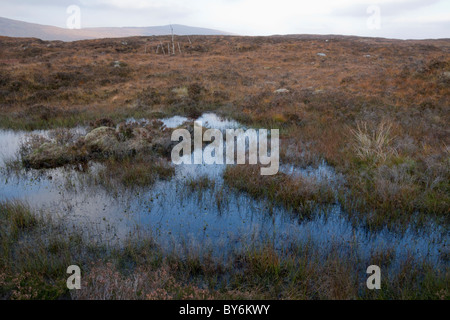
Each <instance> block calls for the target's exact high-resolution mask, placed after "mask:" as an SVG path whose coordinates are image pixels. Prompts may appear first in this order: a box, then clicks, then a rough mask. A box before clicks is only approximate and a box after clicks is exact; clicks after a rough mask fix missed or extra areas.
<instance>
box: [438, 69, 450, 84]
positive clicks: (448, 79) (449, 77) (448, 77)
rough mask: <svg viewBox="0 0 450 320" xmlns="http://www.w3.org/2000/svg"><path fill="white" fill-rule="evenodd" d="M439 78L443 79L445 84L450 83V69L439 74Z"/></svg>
mask: <svg viewBox="0 0 450 320" xmlns="http://www.w3.org/2000/svg"><path fill="white" fill-rule="evenodd" d="M439 79H440V80H441V82H442V83H444V84H449V83H450V72H449V71H445V72H443V73H442V74H441V75H440V76H439Z"/></svg>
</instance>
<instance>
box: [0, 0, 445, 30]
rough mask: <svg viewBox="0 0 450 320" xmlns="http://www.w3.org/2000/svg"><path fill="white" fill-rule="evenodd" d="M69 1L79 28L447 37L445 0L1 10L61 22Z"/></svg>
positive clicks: (11, 1)
mask: <svg viewBox="0 0 450 320" xmlns="http://www.w3.org/2000/svg"><path fill="white" fill-rule="evenodd" d="M72 4H75V5H79V6H80V8H81V16H82V21H81V23H82V27H97V26H102V27H105V26H153V25H166V24H169V23H173V24H175V23H178V24H186V25H192V26H199V27H206V28H213V29H220V30H224V31H229V32H234V33H237V34H243V35H270V34H293V33H297V34H298V33H316V34H331V33H335V34H352V35H362V36H377V37H398V38H417V37H422V38H424V37H425V38H433V37H450V34H449V31H448V30H450V29H449V28H448V21H449V19H448V15H446V14H444V13H448V12H450V1H448V0H339V1H336V0H313V1H311V0H277V1H273V0H271V1H269V0H40V1H38V2H37V1H34V0H2V1H1V3H0V15H2V16H5V17H7V18H12V19H19V20H24V21H29V22H35V23H41V24H51V25H57V26H60V27H64V26H65V21H66V19H67V14H66V8H67V7H68V6H69V5H72ZM371 5H378V6H379V7H380V9H381V19H382V24H381V25H382V27H381V29H380V30H369V29H368V28H367V24H366V22H367V19H368V17H369V14H368V13H367V8H368V7H369V6H371Z"/></svg>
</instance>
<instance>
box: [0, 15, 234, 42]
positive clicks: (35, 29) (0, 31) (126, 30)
mask: <svg viewBox="0 0 450 320" xmlns="http://www.w3.org/2000/svg"><path fill="white" fill-rule="evenodd" d="M172 27H173V31H174V33H175V34H176V35H180V36H182V35H230V33H227V32H223V31H218V30H213V29H206V28H197V27H189V26H184V25H179V24H174V25H172ZM168 34H171V29H170V25H167V26H154V27H121V28H120V27H111V28H84V29H74V30H71V29H64V28H59V27H53V26H46V25H41V24H35V23H28V22H23V21H18V20H12V19H7V18H2V17H0V36H7V37H26V38H38V39H42V40H62V41H75V40H87V39H99V38H123V37H132V36H161V35H168Z"/></svg>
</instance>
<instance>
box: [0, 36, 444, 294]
mask: <svg viewBox="0 0 450 320" xmlns="http://www.w3.org/2000/svg"><path fill="white" fill-rule="evenodd" d="M189 40H190V41H191V42H192V43H190V41H189ZM189 40H188V39H187V38H186V39H185V38H184V37H179V38H178V39H177V41H179V42H180V49H181V53H180V52H179V51H177V52H176V54H175V55H171V56H169V55H167V50H166V51H165V53H166V54H163V53H162V52H161V51H159V52H158V53H156V47H157V45H158V44H159V43H160V41H162V42H163V43H165V44H167V43H168V41H169V38H167V37H141V38H128V39H104V40H90V41H78V42H71V43H63V42H58V41H53V42H48V41H40V40H36V39H13V38H6V37H1V38H0V93H1V94H0V126H1V127H3V128H11V129H23V130H34V129H55V128H65V127H74V126H77V125H82V126H88V125H92V123H94V122H95V121H96V120H98V119H104V118H105V117H106V118H108V119H107V121H111V122H115V123H120V122H121V121H124V120H125V119H127V118H130V117H134V118H147V119H159V118H164V117H168V116H172V115H183V116H187V117H190V118H196V117H198V116H199V115H201V114H202V113H203V112H205V111H214V112H216V113H218V114H220V115H222V116H225V117H229V118H233V119H235V120H237V121H239V122H240V123H242V124H244V125H246V126H249V127H262V128H268V129H270V128H279V129H280V130H281V158H282V159H281V160H282V162H283V163H289V164H295V165H298V166H306V165H313V166H314V165H318V163H320V162H321V161H323V160H325V161H326V162H327V163H328V164H330V165H331V166H333V167H334V168H335V169H336V170H337V171H338V172H339V173H341V174H342V175H343V176H344V178H345V179H344V183H343V185H342V186H340V188H339V189H338V190H337V197H338V200H339V203H340V204H341V206H342V207H343V208H344V210H345V211H346V212H347V213H348V214H349V215H350V216H351V217H352V218H354V219H355V220H363V221H364V222H365V223H366V224H367V226H368V228H369V229H374V228H382V227H384V226H394V225H395V226H398V225H404V226H405V227H407V226H408V225H409V224H410V223H415V224H420V223H421V222H423V221H427V220H428V219H430V218H431V219H432V220H434V221H436V222H437V223H438V224H441V225H443V226H444V227H445V228H448V223H449V222H450V220H449V213H450V184H449V181H450V149H449V140H450V135H449V132H448V123H450V122H449V120H450V119H449V116H450V112H449V111H450V110H449V97H450V95H449V93H450V91H449V87H450V52H449V49H450V41H449V40H426V41H396V40H386V39H368V38H356V37H339V36H285V37H231V36H229V37H223V36H211V37H191V38H190V39H189ZM318 53H323V54H325V55H323V54H321V55H318ZM279 89H285V90H279ZM94 127H96V126H94ZM97 127H99V126H97ZM100 127H103V129H102V128H100V129H101V130H104V131H111V130H115V132H114V137H115V138H114V139H116V138H117V141H118V142H117V143H118V145H120V143H121V142H122V143H123V142H130V138H129V137H127V135H125V136H124V135H123V132H120V130H119V129H107V127H108V126H100ZM94 130H96V129H94ZM97 130H98V129H97ZM111 133H112V131H111ZM121 134H122V135H121ZM158 135H159V133H158V134H157V133H156V132H153V134H151V135H150V136H151V138H155V137H157V136H158ZM121 139H122V141H121ZM88 140H89V139H88ZM41 142H42V141H41ZM77 142H78V143H80V145H78V147H79V148H77V147H76V146H75V147H73V148H72V149H71V150H72V151H73V153H67V152H66V151H67V150H65V149H60V150H59V151H61V155H63V156H64V157H67V156H69V158H68V159H67V158H64V157H63V159H62V160H63V162H67V163H70V162H72V161H74V160H83V161H86V160H90V159H98V155H99V154H100V155H102V156H104V155H105V154H106V155H107V157H106V159H103V160H105V161H107V165H108V168H109V169H108V174H109V176H111V175H115V176H117V177H118V178H119V179H121V180H123V181H125V182H126V183H125V184H126V185H129V186H132V185H133V184H134V183H136V184H146V183H147V182H149V181H153V180H154V175H153V174H150V175H149V178H148V180H147V179H145V178H144V180H143V181H141V182H140V180H139V179H140V178H142V177H143V176H144V177H145V176H146V175H145V174H144V175H143V174H142V173H143V172H145V173H148V168H147V167H145V163H149V161H148V158H146V157H147V156H148V155H147V152H145V154H146V155H145V156H142V154H139V153H138V154H137V158H136V154H135V153H136V150H135V149H134V150H133V151H132V152H129V151H130V150H125V151H126V152H125V154H126V157H123V152H122V151H123V150H124V149H123V148H120V152H119V154H120V156H119V157H116V156H117V152H112V153H109V152H106V153H105V152H97V153H96V152H94V151H101V150H94V149H95V148H93V146H92V145H91V144H90V142H89V141H87V142H86V141H84V143H83V142H80V141H77ZM114 142H115V141H114ZM140 142H142V140H140ZM147 142H148V145H147V147H150V146H151V148H150V149H152V152H153V153H152V156H156V157H162V158H163V156H162V155H161V153H159V154H158V152H156V153H154V151H155V150H154V149H153V144H152V142H151V141H147ZM38 144H39V146H38V147H42V143H38ZM144 144H145V143H144ZM94 145H95V144H94ZM139 145H140V146H142V145H141V144H139ZM47 146H48V145H47ZM53 146H56V145H53ZM123 146H125V149H127V148H128V146H129V144H128V143H126V144H122V147H123ZM95 147H96V148H98V144H97V145H96V146H95ZM83 148H85V149H83ZM144 149H145V148H143V149H142V150H144ZM163 149H164V148H163ZM33 150H34V151H35V149H33ZM82 150H85V151H86V152H85V153H83V154H80V152H82ZM139 150H141V149H139ZM142 150H141V151H142ZM145 150H147V149H145ZM29 151H30V152H32V150H29ZM41 151H42V149H41ZM130 153H131V155H130ZM30 154H32V153H30ZM41 155H42V154H41ZM111 155H115V157H110V156H111ZM78 157H80V158H78ZM136 159H137V160H136ZM152 159H153V158H152ZM22 160H25V161H24V163H23V164H25V165H30V164H31V163H33V162H32V161H28V162H27V159H26V158H23V159H22ZM28 160H33V159H28ZM34 160H36V159H34ZM38 160H39V159H38ZM41 160H42V159H41ZM46 160H47V161H40V162H39V161H37V163H40V164H43V167H46V166H47V164H49V161H48V159H46ZM61 164H64V163H54V164H51V163H50V164H49V166H50V167H52V166H57V165H61ZM36 167H39V165H36ZM161 168H163V169H161ZM153 169H155V170H156V171H159V170H162V171H161V172H162V173H161V174H160V176H170V169H167V168H166V166H165V165H161V166H160V165H157V166H155V167H154V168H152V170H153ZM253 169H254V168H253ZM253 169H252V168H251V167H248V168H247V167H240V166H237V167H229V168H227V170H226V172H225V175H224V178H225V182H226V183H227V184H228V185H229V186H230V187H232V188H235V189H237V190H240V191H243V192H247V193H249V194H250V195H251V196H253V197H255V198H269V199H270V201H273V202H275V203H277V204H280V205H283V206H286V207H288V208H291V207H298V206H300V207H308V206H310V204H311V203H319V204H320V203H328V202H334V201H335V199H334V197H331V196H330V193H331V191H330V190H328V188H327V187H326V186H322V185H320V186H317V185H312V184H311V183H309V182H308V181H296V180H292V178H289V177H286V176H284V175H282V174H280V175H279V176H276V177H260V176H259V175H258V172H259V171H258V170H253ZM128 173H129V174H128ZM109 178H110V177H109ZM280 181H281V183H280ZM287 186H289V188H288V187H287ZM331 198H333V199H331ZM3 206H4V207H5V208H6V209H4V210H9V209H8V208H10V207H8V206H10V204H4V205H3ZM14 210H15V209H14ZM4 212H6V211H4ZM258 252H259V254H264V255H266V254H268V253H267V252H271V251H270V250H269V249H267V250H266V249H264V250H262V251H256V252H253V253H252V254H253V255H256V254H258ZM294 256H295V257H298V255H297V254H295V255H294ZM272 258H273V259H275V257H274V256H272ZM276 259H278V258H276ZM263 260H264V261H267V260H268V258H267V257H264V259H263ZM269 260H270V259H269ZM250 261H256V262H257V266H259V265H260V262H258V261H257V260H251V259H250ZM270 261H272V260H270ZM274 261H275V260H274ZM277 261H278V260H276V261H275V262H277ZM277 263H278V262H277ZM336 263H338V264H339V266H340V267H342V268H344V267H345V268H346V266H347V267H350V266H351V261H350V259H349V260H348V261H345V262H344V261H336ZM341 263H343V264H344V265H341ZM347 264H348V265H347ZM325 265H326V266H328V267H330V265H329V264H325ZM230 266H231V265H230ZM230 266H229V267H230ZM297 267H298V265H297V266H296V268H297ZM262 268H263V270H266V271H267V270H268V269H267V268H269V266H262ZM270 268H272V266H270ZM331 268H332V269H333V270H340V269H339V268H337V267H336V268H334V267H331ZM252 270H253V269H252ZM275 270H278V269H275ZM301 270H304V269H301ZM216 271H217V270H216ZM44 274H45V272H44ZM201 274H203V275H204V270H203V271H201ZM227 274H229V273H227ZM289 274H291V273H289ZM325 274H327V273H326V272H325ZM346 274H347V275H348V276H349V275H350V274H351V273H346ZM414 274H415V275H416V276H417V275H420V278H421V279H422V280H423V279H427V281H431V283H432V285H431V284H430V282H426V284H425V286H430V287H431V288H433V289H432V291H433V294H429V295H428V294H427V295H425V296H423V297H426V298H431V297H433V298H437V297H438V295H437V293H436V292H441V293H440V294H441V295H442V294H443V295H444V296H445V295H447V296H448V292H447V291H445V290H444V289H442V290H444V291H445V292H444V291H441V288H443V287H442V286H441V287H440V286H439V285H438V286H437V288H436V287H435V286H434V285H435V284H436V283H441V284H442V281H444V283H445V282H447V283H448V273H447V274H446V275H439V276H437V278H436V277H435V276H436V274H434V275H433V277H431V276H428V278H427V277H426V276H425V273H424V272H423V270H421V271H417V272H409V271H408V277H410V276H413V275H414ZM291 275H292V274H291ZM307 278H308V277H306V278H305V279H307ZM276 279H279V280H280V281H281V279H282V277H281V278H278V275H277V278H276ZM294 279H297V278H296V276H294ZM328 279H329V280H330V279H334V278H333V277H331V278H328ZM336 279H337V278H336ZM346 279H350V280H349V281H350V282H352V281H356V280H355V279H354V278H352V276H350V277H349V278H348V277H347V278H346ZM430 279H431V280H430ZM265 280H267V281H269V280H268V279H267V278H265ZM415 280H417V279H415ZM422 280H417V281H416V282H415V283H422V282H421V281H422ZM124 281H125V280H124ZM127 281H128V280H127ZM252 281H253V280H252ZM305 281H306V280H305ZM330 281H331V280H330ZM269 282H270V283H271V284H272V285H274V283H275V282H271V280H270V281H269ZM256 283H258V281H255V285H256ZM260 284H261V283H260ZM323 286H325V287H327V286H326V285H325V284H323ZM213 287H214V286H212V287H210V288H213ZM313 287H314V288H317V287H318V286H317V285H314V286H312V287H311V288H313ZM319 287H320V286H319ZM351 287H352V288H354V286H351ZM393 287H395V286H393ZM444 287H445V286H444ZM303 288H304V287H303ZM327 288H328V287H327ZM402 288H403V287H402ZM273 289H274V292H276V291H277V290H278V289H279V287H277V286H275V287H273ZM415 289H417V290H418V291H420V290H419V289H418V287H416V288H415ZM435 289H436V290H435ZM437 289H439V290H437ZM286 290H288V292H290V291H289V290H290V289H286ZM393 290H394V289H393ZM336 292H337V291H336ZM340 292H342V291H340ZM413 292H415V291H414V290H412V291H411V292H408V293H404V292H402V293H400V292H396V293H395V294H391V295H387V296H384V297H386V298H389V297H390V298H412V297H416V296H415V293H414V294H413ZM442 292H444V293H442ZM297 293H298V292H297ZM304 293H305V295H306V296H301V295H297V294H295V295H292V296H290V295H284V296H283V297H286V298H288V297H309V298H322V297H332V298H352V297H363V298H364V297H370V295H369V296H367V295H362V296H361V295H360V293H355V292H353V293H351V294H349V295H344V296H341V295H340V294H338V293H333V294H332V295H331V296H328V295H322V294H314V293H310V292H304ZM257 296H258V295H257ZM262 296H263V297H267V296H266V295H262ZM269 296H270V297H274V295H269ZM258 297H259V296H258Z"/></svg>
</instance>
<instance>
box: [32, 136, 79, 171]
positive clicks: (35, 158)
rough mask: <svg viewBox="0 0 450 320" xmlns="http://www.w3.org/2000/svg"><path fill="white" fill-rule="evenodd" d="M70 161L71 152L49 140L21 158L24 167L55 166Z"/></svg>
mask: <svg viewBox="0 0 450 320" xmlns="http://www.w3.org/2000/svg"><path fill="white" fill-rule="evenodd" d="M71 161H72V156H71V153H70V152H69V150H68V149H67V148H66V147H63V146H60V145H57V144H56V143H50V142H45V143H43V144H42V145H41V146H40V147H39V148H38V149H36V150H34V151H33V152H32V153H30V154H29V155H27V156H26V157H25V158H24V159H23V162H24V165H25V167H28V168H33V169H42V168H56V167H60V166H63V165H65V164H68V163H70V162H71Z"/></svg>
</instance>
